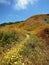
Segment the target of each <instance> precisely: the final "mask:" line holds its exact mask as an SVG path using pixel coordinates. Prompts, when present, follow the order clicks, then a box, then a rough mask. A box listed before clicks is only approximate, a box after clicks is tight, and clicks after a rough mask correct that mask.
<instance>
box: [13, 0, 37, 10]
mask: <svg viewBox="0 0 49 65" xmlns="http://www.w3.org/2000/svg"><path fill="white" fill-rule="evenodd" d="M14 1H15V5H14V7H15V9H26V8H27V6H28V5H29V4H31V5H33V4H35V2H37V1H38V0H14Z"/></svg>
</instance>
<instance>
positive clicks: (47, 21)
mask: <svg viewBox="0 0 49 65" xmlns="http://www.w3.org/2000/svg"><path fill="white" fill-rule="evenodd" d="M0 65H49V14H43V15H42V14H41V15H36V16H32V17H30V18H28V19H27V20H25V21H24V22H19V23H9V24H2V25H0Z"/></svg>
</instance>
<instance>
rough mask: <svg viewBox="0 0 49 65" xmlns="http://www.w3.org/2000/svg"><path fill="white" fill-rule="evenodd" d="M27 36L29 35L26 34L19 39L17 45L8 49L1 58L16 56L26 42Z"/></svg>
mask: <svg viewBox="0 0 49 65" xmlns="http://www.w3.org/2000/svg"><path fill="white" fill-rule="evenodd" d="M29 38H30V35H29V34H26V38H25V39H24V40H23V41H21V42H20V43H19V44H18V45H16V47H15V48H13V49H11V50H10V51H8V52H7V53H6V54H5V55H4V57H3V59H11V57H13V56H15V55H16V56H17V54H18V52H19V51H20V50H21V48H22V47H23V46H24V44H26V41H27V40H29Z"/></svg>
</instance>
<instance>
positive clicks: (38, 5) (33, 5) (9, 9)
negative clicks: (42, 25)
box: [0, 0, 49, 23]
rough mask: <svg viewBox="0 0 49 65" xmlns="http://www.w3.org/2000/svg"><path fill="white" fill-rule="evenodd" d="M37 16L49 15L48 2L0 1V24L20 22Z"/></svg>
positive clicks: (27, 0)
mask: <svg viewBox="0 0 49 65" xmlns="http://www.w3.org/2000/svg"><path fill="white" fill-rule="evenodd" d="M37 14H49V0H0V23H4V22H15V21H21V20H25V19H27V18H29V17H30V16H33V15H37Z"/></svg>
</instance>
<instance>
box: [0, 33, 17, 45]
mask: <svg viewBox="0 0 49 65" xmlns="http://www.w3.org/2000/svg"><path fill="white" fill-rule="evenodd" d="M17 39H18V36H17V34H16V33H15V32H12V33H4V32H1V33H0V43H2V46H4V45H6V44H11V43H12V42H15V41H17Z"/></svg>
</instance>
